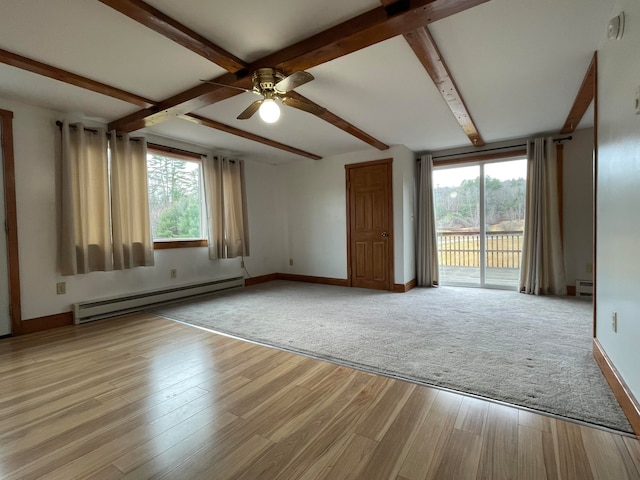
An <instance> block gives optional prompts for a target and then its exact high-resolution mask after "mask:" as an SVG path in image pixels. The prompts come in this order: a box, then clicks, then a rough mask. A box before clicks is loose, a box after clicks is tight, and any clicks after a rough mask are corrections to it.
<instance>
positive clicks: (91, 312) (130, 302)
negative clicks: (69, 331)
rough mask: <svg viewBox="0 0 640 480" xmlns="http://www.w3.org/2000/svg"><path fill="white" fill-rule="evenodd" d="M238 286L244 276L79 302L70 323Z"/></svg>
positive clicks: (74, 306) (75, 305) (241, 283)
mask: <svg viewBox="0 0 640 480" xmlns="http://www.w3.org/2000/svg"><path fill="white" fill-rule="evenodd" d="M237 287H244V278H243V277H232V278H225V279H221V280H213V281H207V282H197V283H190V284H186V285H180V286H176V287H169V288H161V289H158V290H150V291H146V292H139V293H133V294H130V295H119V296H116V297H109V298H100V299H96V300H92V301H88V302H79V303H75V304H74V305H73V321H74V323H76V324H79V323H85V322H90V321H93V320H99V319H101V318H106V317H111V316H114V315H120V314H123V313H129V312H135V311H137V310H142V308H144V307H148V306H150V305H157V304H160V303H166V302H172V301H176V300H181V299H183V298H187V297H193V296H196V295H205V294H207V293H213V292H217V291H220V290H228V289H230V288H237Z"/></svg>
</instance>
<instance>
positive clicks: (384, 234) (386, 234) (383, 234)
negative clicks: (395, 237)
mask: <svg viewBox="0 0 640 480" xmlns="http://www.w3.org/2000/svg"><path fill="white" fill-rule="evenodd" d="M380 236H381V237H388V236H389V234H388V233H387V232H382V233H381V234H380Z"/></svg>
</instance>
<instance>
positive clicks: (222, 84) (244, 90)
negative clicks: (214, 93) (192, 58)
mask: <svg viewBox="0 0 640 480" xmlns="http://www.w3.org/2000/svg"><path fill="white" fill-rule="evenodd" d="M200 81H201V82H202V83H210V84H211V85H218V86H220V87H227V88H234V89H236V90H242V91H243V92H251V93H258V92H256V91H255V90H249V89H248V88H242V87H236V86H235V85H227V84H226V83H220V82H214V81H213V80H202V79H200Z"/></svg>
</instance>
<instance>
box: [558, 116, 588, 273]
mask: <svg viewBox="0 0 640 480" xmlns="http://www.w3.org/2000/svg"><path fill="white" fill-rule="evenodd" d="M571 135H572V136H573V140H571V141H569V142H564V162H563V208H564V214H563V223H564V227H563V232H564V237H563V238H564V265H565V272H566V282H567V285H575V284H576V280H577V279H580V280H590V279H592V278H593V273H592V272H590V271H589V266H592V265H593V135H594V132H593V128H587V129H584V130H577V131H576V132H574V133H572V134H571Z"/></svg>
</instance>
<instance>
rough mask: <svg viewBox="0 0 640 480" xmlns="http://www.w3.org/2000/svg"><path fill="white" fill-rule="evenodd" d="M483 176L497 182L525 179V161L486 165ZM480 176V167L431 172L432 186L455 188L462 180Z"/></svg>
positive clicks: (443, 169)
mask: <svg viewBox="0 0 640 480" xmlns="http://www.w3.org/2000/svg"><path fill="white" fill-rule="evenodd" d="M484 173H485V175H488V176H490V177H491V178H497V179H498V180H512V179H518V178H526V177H527V160H526V159H523V160H509V161H506V162H493V163H487V164H485V166H484ZM479 174H480V166H478V165H473V166H462V167H446V168H442V169H434V170H433V186H434V187H436V188H438V187H457V186H459V185H460V184H461V183H462V181H463V180H466V179H474V178H476V177H477V176H478V175H479Z"/></svg>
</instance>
